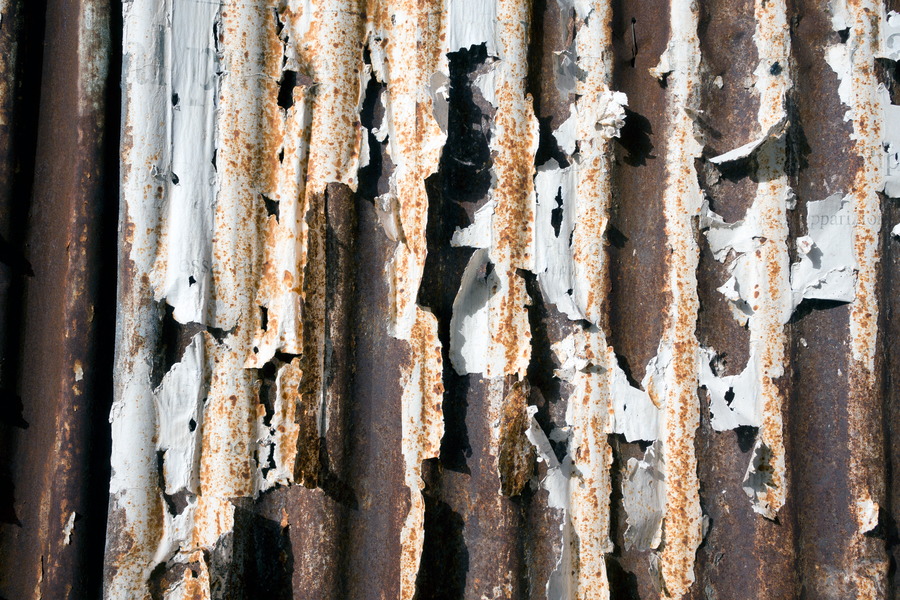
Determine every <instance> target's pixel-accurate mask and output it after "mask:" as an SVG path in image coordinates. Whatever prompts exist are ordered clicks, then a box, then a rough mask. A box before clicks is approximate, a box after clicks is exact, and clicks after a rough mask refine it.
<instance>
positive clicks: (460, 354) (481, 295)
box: [450, 249, 531, 377]
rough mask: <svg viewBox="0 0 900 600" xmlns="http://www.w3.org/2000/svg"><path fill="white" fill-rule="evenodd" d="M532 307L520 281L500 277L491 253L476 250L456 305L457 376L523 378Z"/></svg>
mask: <svg viewBox="0 0 900 600" xmlns="http://www.w3.org/2000/svg"><path fill="white" fill-rule="evenodd" d="M529 303H530V298H529V297H528V293H527V292H526V291H525V282H524V280H523V279H522V278H521V276H519V275H518V274H516V273H515V272H513V273H510V274H508V275H507V274H505V273H502V272H500V271H499V270H498V269H497V267H496V266H495V265H493V264H491V263H490V262H489V260H488V251H487V250H486V249H481V250H476V251H475V252H474V253H473V254H472V257H471V258H470V259H469V263H468V264H467V265H466V269H465V271H464V272H463V278H462V282H461V283H460V287H459V291H458V292H457V294H456V299H455V300H454V301H453V316H452V318H451V321H450V360H451V362H452V364H453V368H454V369H455V370H456V372H457V373H459V374H460V375H465V374H466V373H483V374H484V375H486V376H487V377H496V376H499V375H502V374H504V373H509V372H512V373H518V374H520V375H524V373H525V371H526V370H527V368H528V361H529V358H530V337H531V332H530V330H529V325H528V313H527V312H526V310H525V306H526V305H527V304H529ZM510 319H512V323H510ZM517 335H521V339H515V336H517ZM510 338H513V339H510ZM522 346H524V348H521V347H522ZM510 348H512V349H513V351H512V352H510Z"/></svg>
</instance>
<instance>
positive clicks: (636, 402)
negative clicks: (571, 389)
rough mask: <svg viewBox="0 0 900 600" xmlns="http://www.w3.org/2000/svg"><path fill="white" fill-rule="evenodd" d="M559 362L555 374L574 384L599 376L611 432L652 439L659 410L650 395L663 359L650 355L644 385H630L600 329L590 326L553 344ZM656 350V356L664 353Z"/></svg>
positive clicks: (656, 385)
mask: <svg viewBox="0 0 900 600" xmlns="http://www.w3.org/2000/svg"><path fill="white" fill-rule="evenodd" d="M553 352H554V354H555V355H556V357H557V360H558V361H559V363H560V367H559V368H558V369H557V370H556V373H555V374H556V376H557V377H559V378H560V379H562V380H564V381H569V382H571V383H573V384H575V385H576V386H577V385H578V383H579V381H581V379H582V378H583V377H590V378H594V377H596V376H602V385H603V386H605V388H606V389H608V390H609V395H610V398H611V400H610V402H611V406H610V410H611V415H610V417H611V418H610V422H609V424H608V425H607V426H608V427H609V429H610V432H611V433H618V434H622V435H624V436H625V439H626V440H628V441H629V442H634V441H637V440H646V441H653V440H656V439H657V437H658V436H659V426H660V419H661V410H660V406H658V403H657V401H654V399H653V398H654V397H659V396H658V394H659V393H660V391H661V390H662V388H661V385H662V384H663V383H664V377H663V373H664V370H665V367H666V364H667V361H666V360H665V359H663V360H662V361H659V360H658V357H654V359H653V360H651V362H650V364H649V365H648V367H647V371H646V374H645V376H644V380H643V382H642V385H643V388H644V389H638V388H636V387H634V386H632V385H631V383H630V382H629V381H628V377H627V375H625V372H624V371H623V370H622V367H621V366H619V362H618V360H617V358H616V356H615V353H614V352H613V349H612V348H611V347H608V346H607V345H606V342H605V340H604V339H603V334H602V332H601V331H600V330H599V329H597V328H595V327H592V328H590V329H588V330H586V331H576V332H575V333H573V334H571V335H569V336H567V337H566V338H564V339H563V340H562V341H560V342H557V343H556V344H554V345H553ZM665 355H666V353H665V352H660V356H665Z"/></svg>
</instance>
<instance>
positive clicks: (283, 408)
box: [257, 358, 319, 491]
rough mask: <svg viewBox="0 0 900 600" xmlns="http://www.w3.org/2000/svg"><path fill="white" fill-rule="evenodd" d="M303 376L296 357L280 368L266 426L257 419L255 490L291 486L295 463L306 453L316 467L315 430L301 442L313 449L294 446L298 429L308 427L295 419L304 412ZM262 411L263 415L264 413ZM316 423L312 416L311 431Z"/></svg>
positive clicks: (317, 444) (298, 435)
mask: <svg viewBox="0 0 900 600" xmlns="http://www.w3.org/2000/svg"><path fill="white" fill-rule="evenodd" d="M302 375H303V373H302V371H301V370H300V359H297V358H295V359H293V360H292V361H291V362H290V363H288V364H284V365H281V366H280V367H279V368H278V372H277V373H276V375H275V402H274V407H273V411H272V417H271V419H270V420H269V423H268V425H267V424H266V423H265V422H264V419H263V417H262V416H260V419H259V421H260V422H259V424H258V426H257V428H258V433H257V444H258V446H259V456H260V459H259V465H258V467H259V471H260V472H259V477H260V481H259V482H258V484H257V487H258V488H259V490H260V491H263V490H266V489H269V488H271V487H273V486H274V485H276V484H281V485H287V484H289V483H292V482H293V481H294V470H295V463H296V462H297V461H298V460H299V461H301V462H302V461H303V460H304V458H305V457H306V456H307V455H308V454H312V453H313V452H314V453H315V455H316V465H318V453H319V432H318V431H315V430H314V431H313V435H309V433H308V432H307V431H304V434H305V435H303V441H304V443H305V444H309V445H312V446H313V447H312V448H305V447H304V448H300V447H299V446H298V443H297V442H298V440H299V438H300V437H301V430H304V429H306V428H308V427H309V425H310V423H309V421H310V419H303V418H302V417H300V418H298V417H299V415H298V414H297V413H298V411H302V410H303V408H302V403H301V400H300V379H301V378H302ZM260 408H262V407H260ZM315 408H318V407H315ZM261 412H263V414H264V411H261ZM316 422H317V419H315V417H314V418H313V419H312V425H313V428H315V424H316ZM306 460H308V458H306ZM269 464H271V467H270V466H269ZM264 469H265V471H264Z"/></svg>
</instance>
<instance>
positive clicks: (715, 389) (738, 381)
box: [700, 348, 762, 431]
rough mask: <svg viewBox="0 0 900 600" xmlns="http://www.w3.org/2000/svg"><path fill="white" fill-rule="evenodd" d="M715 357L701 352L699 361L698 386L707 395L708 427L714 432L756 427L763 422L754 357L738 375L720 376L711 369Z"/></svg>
mask: <svg viewBox="0 0 900 600" xmlns="http://www.w3.org/2000/svg"><path fill="white" fill-rule="evenodd" d="M716 358H717V355H716V353H715V351H713V350H710V349H708V348H704V349H703V360H701V361H700V367H701V369H700V385H701V386H703V387H705V388H706V391H707V392H708V393H709V412H710V413H711V424H712V426H713V429H715V430H716V431H727V430H729V429H735V428H737V427H741V426H750V427H759V426H760V424H761V422H762V403H761V401H762V397H761V394H760V389H759V378H758V372H757V365H756V361H757V358H756V355H755V354H753V353H751V355H750V360H749V361H748V364H747V366H746V367H745V368H744V370H743V371H741V373H740V374H738V375H719V374H718V373H717V372H716V370H715V368H714V365H715V363H716Z"/></svg>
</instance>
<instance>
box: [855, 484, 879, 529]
mask: <svg viewBox="0 0 900 600" xmlns="http://www.w3.org/2000/svg"><path fill="white" fill-rule="evenodd" d="M880 510H881V509H880V508H879V506H878V503H877V502H875V501H874V500H872V497H871V495H869V494H868V493H864V494H863V496H862V498H860V499H859V500H857V502H856V522H857V523H858V524H859V533H863V534H865V533H869V532H870V531H872V530H874V529H875V528H876V527H878V513H879V512H880Z"/></svg>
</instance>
